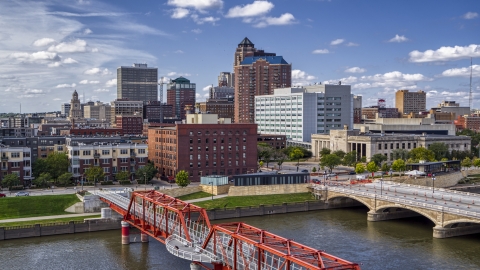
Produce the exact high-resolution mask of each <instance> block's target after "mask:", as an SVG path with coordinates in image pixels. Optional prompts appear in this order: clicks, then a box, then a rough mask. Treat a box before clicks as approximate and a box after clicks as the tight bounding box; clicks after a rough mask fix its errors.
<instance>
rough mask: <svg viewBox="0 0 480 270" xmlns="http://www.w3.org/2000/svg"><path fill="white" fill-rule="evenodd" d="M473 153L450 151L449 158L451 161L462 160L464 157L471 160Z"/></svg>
mask: <svg viewBox="0 0 480 270" xmlns="http://www.w3.org/2000/svg"><path fill="white" fill-rule="evenodd" d="M473 156H474V155H473V153H472V152H470V151H458V150H452V154H451V157H452V159H453V160H464V159H465V158H466V157H469V158H473Z"/></svg>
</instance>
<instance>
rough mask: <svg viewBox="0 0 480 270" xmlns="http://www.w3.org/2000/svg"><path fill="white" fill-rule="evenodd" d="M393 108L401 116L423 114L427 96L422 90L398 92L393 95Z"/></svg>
mask: <svg viewBox="0 0 480 270" xmlns="http://www.w3.org/2000/svg"><path fill="white" fill-rule="evenodd" d="M395 107H396V108H397V109H398V112H399V113H400V114H401V115H404V114H409V113H411V112H413V113H418V112H424V111H425V110H426V108H427V94H426V93H425V92H424V91H422V90H419V91H417V92H410V91H408V90H398V91H397V92H396V93H395Z"/></svg>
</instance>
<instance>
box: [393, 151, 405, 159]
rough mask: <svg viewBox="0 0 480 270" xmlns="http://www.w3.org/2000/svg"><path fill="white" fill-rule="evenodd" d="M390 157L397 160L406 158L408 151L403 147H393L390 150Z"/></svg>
mask: <svg viewBox="0 0 480 270" xmlns="http://www.w3.org/2000/svg"><path fill="white" fill-rule="evenodd" d="M392 157H393V159H394V160H397V159H401V160H407V159H408V151H407V150H405V149H395V150H393V151H392Z"/></svg>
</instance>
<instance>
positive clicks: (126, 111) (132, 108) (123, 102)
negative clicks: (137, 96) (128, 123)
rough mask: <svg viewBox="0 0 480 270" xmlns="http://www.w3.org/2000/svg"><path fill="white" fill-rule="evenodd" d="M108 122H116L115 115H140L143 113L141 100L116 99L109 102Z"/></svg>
mask: <svg viewBox="0 0 480 270" xmlns="http://www.w3.org/2000/svg"><path fill="white" fill-rule="evenodd" d="M110 109H111V113H110V117H111V120H110V122H111V123H112V124H114V123H116V116H117V115H122V116H142V115H143V101H134V100H128V99H117V100H115V101H112V102H110Z"/></svg>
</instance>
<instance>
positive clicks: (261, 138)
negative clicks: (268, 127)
mask: <svg viewBox="0 0 480 270" xmlns="http://www.w3.org/2000/svg"><path fill="white" fill-rule="evenodd" d="M257 142H259V143H267V144H269V145H270V146H271V147H273V149H284V148H285V147H287V136H286V135H275V134H258V135H257Z"/></svg>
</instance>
